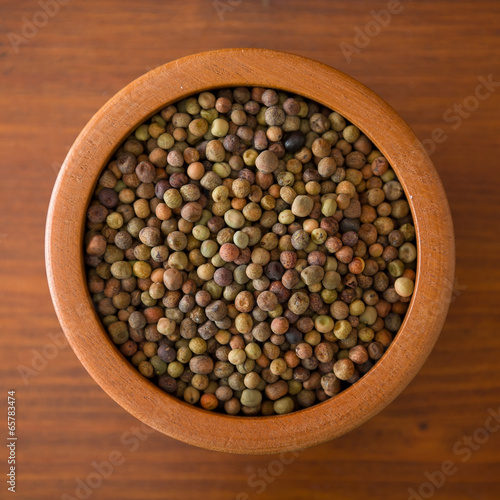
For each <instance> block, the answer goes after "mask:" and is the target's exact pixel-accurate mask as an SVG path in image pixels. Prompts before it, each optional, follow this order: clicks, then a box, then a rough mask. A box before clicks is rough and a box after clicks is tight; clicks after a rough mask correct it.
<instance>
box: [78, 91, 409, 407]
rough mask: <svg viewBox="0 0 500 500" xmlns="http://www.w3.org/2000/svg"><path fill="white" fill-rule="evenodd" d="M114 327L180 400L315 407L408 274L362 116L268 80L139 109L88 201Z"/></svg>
mask: <svg viewBox="0 0 500 500" xmlns="http://www.w3.org/2000/svg"><path fill="white" fill-rule="evenodd" d="M84 249H85V254H86V257H85V262H86V269H87V279H88V286H89V290H90V293H91V294H92V299H93V301H94V303H95V306H96V309H97V311H98V313H99V316H100V317H101V320H102V323H103V325H104V327H105V328H106V330H107V331H108V334H109V336H110V338H111V340H112V341H113V342H114V343H115V344H116V345H117V346H118V347H119V349H120V351H121V353H122V354H123V355H124V356H126V357H127V358H129V359H130V361H131V363H132V364H133V365H134V366H135V367H136V368H137V369H138V370H139V372H140V373H141V374H142V375H143V376H144V377H147V378H148V379H150V380H152V381H153V382H155V383H156V384H157V385H158V386H159V387H160V388H161V389H162V390H164V391H165V392H166V393H168V394H172V395H174V396H176V397H178V398H180V399H182V400H184V401H185V402H187V403H188V404H193V405H199V406H201V407H202V408H204V409H206V410H210V411H214V410H215V411H221V412H226V413H228V414H230V415H259V414H261V415H272V414H284V413H290V412H292V411H294V410H299V409H301V408H307V407H309V406H311V405H313V404H315V403H317V402H321V401H324V400H325V399H327V398H330V397H333V396H335V395H336V394H338V393H339V392H340V391H341V390H343V389H345V388H346V387H348V386H349V385H351V384H353V383H355V382H356V381H357V380H358V379H359V378H360V377H361V376H362V375H363V374H364V373H366V372H367V371H368V370H369V369H370V368H371V367H372V366H373V364H374V363H375V362H376V361H377V360H378V359H379V358H380V357H381V356H382V355H383V353H384V352H385V350H386V349H387V347H388V346H389V345H390V343H391V342H392V339H393V338H394V336H395V335H396V334H397V331H398V330H399V328H400V326H401V323H402V320H403V318H404V315H405V313H406V311H407V309H408V304H409V302H410V300H411V297H412V294H413V291H414V286H415V277H416V274H415V270H416V262H417V247H416V243H415V228H414V225H413V220H412V217H411V213H410V207H409V204H408V201H407V200H406V198H405V195H404V191H403V187H402V185H401V183H400V182H399V181H398V179H397V177H396V174H395V172H394V171H393V170H392V169H391V166H390V164H389V162H388V161H387V159H386V158H384V156H383V155H382V154H381V153H380V151H378V150H377V148H376V147H375V146H374V145H373V144H372V143H371V142H370V141H369V139H368V138H367V137H366V136H365V135H364V134H363V132H362V131H361V130H359V129H358V127H357V126H356V125H355V124H351V123H349V122H348V121H347V120H345V119H344V118H343V117H342V116H341V115H340V114H338V113H337V112H334V111H332V110H329V109H327V108H325V107H323V106H321V105H319V104H317V103H315V102H312V101H309V100H307V99H304V98H302V97H300V96H293V95H288V94H285V93H283V92H281V91H277V90H274V89H263V88H243V87H240V88H235V89H221V90H217V91H213V92H202V93H201V94H199V95H197V96H194V97H190V98H188V99H185V100H183V101H180V102H178V103H176V104H172V105H169V106H167V107H166V108H165V109H163V110H162V111H161V112H160V113H158V114H157V115H155V116H153V117H152V118H151V119H150V120H148V121H147V122H145V123H143V124H142V125H140V126H139V127H138V128H137V129H136V130H135V131H134V133H133V134H131V135H130V136H129V137H128V138H127V139H126V140H125V142H124V143H123V144H121V146H120V147H119V149H118V150H117V152H116V154H115V156H114V158H112V160H111V161H110V162H109V163H108V165H107V166H106V167H105V169H104V171H103V173H102V175H101V177H100V179H99V183H98V186H97V188H96V190H95V193H94V197H93V199H92V201H91V203H90V206H89V208H88V210H87V228H86V234H85V242H84Z"/></svg>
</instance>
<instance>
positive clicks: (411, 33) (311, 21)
mask: <svg viewBox="0 0 500 500" xmlns="http://www.w3.org/2000/svg"><path fill="white" fill-rule="evenodd" d="M59 2H60V3H59ZM389 5H391V3H390V2H388V0H384V1H379V0H377V1H374V0H365V1H352V0H351V1H349V0H334V1H327V0H325V1H319V0H314V1H312V0H309V1H303V0H302V1H300V0H293V1H292V0H220V1H218V2H217V3H214V2H212V1H211V0H204V1H203V0H196V1H186V0H184V1H180V0H179V1H178V0H175V1H165V2H159V1H152V0H141V1H135V2H132V1H128V0H127V1H123V0H122V1H118V0H100V1H97V0H87V1H84V0H69V1H68V0H65V1H64V2H62V0H40V2H37V1H35V0H16V1H15V2H9V1H7V0H2V1H1V2H0V68H1V76H0V152H1V160H0V165H1V167H0V168H1V178H0V179H1V180H0V203H1V211H0V288H1V296H0V318H1V320H0V321H1V343H0V353H1V354H0V356H1V363H0V381H1V382H0V385H1V388H2V394H1V395H0V398H1V399H2V404H1V408H2V415H3V416H2V418H0V422H4V423H3V424H2V428H1V431H0V436H5V435H6V422H5V420H6V418H5V416H6V406H7V405H6V396H7V394H6V391H7V390H8V389H13V390H16V391H17V392H16V397H17V412H18V420H17V426H18V429H17V433H18V438H19V439H18V449H17V452H18V455H17V458H18V464H17V465H18V477H17V480H18V483H17V497H14V498H21V499H30V500H32V499H36V500H39V499H50V500H59V499H65V500H69V499H75V498H79V499H83V498H91V499H92V500H94V499H95V500H101V499H118V498H120V499H126V500H136V499H137V500H144V499H146V498H147V499H162V500H164V499H191V498H201V497H203V498H205V499H206V500H209V499H214V500H215V499H217V500H219V499H239V500H248V499H270V498H273V499H276V498H280V499H281V498H283V499H285V498H286V499H303V498H318V499H331V498H335V499H343V500H345V499H348V500H350V499H355V500H358V499H365V498H370V499H373V500H376V499H407V498H410V492H409V488H413V489H414V490H415V491H416V492H418V491H419V489H420V493H419V494H420V495H421V498H429V496H433V498H436V499H450V500H451V499H453V500H462V499H498V498H500V474H499V472H500V432H491V433H489V434H486V433H485V432H484V431H483V430H482V429H484V425H485V423H486V422H487V419H488V415H489V413H488V412H489V411H490V412H497V414H498V412H499V407H500V363H499V356H500V330H499V328H500V327H499V325H500V306H499V300H500V293H499V292H500V266H499V264H498V263H499V260H498V256H499V254H500V237H499V230H500V224H499V220H500V208H499V201H500V200H499V198H500V197H499V195H500V187H499V184H500V168H499V165H498V162H499V157H500V146H499V124H500V86H499V85H500V84H498V83H496V84H493V87H491V89H490V91H489V94H490V95H489V97H487V98H485V99H484V100H482V101H476V100H475V99H474V97H471V96H474V94H475V91H476V87H477V86H478V85H479V83H480V82H479V80H478V78H480V77H484V78H486V79H487V78H491V79H492V80H493V81H494V82H500V58H499V56H500V51H499V35H500V2H498V1H495V0H490V1H486V0H483V1H469V2H466V1H453V0H449V1H446V0H440V1H436V0H432V1H431V0H427V1H424V0H418V1H409V0H408V1H404V0H402V2H401V6H402V7H400V10H401V12H400V13H398V14H394V15H392V19H391V20H390V22H389V23H388V25H387V26H385V27H383V28H380V27H379V29H377V26H376V25H375V24H374V22H373V21H374V16H373V13H372V11H377V12H378V11H381V10H387V8H388V6H389ZM42 6H46V8H47V9H50V8H52V9H53V11H55V10H58V12H57V13H53V14H51V15H50V16H45V17H44V15H43V10H42ZM216 7H217V8H219V10H220V11H222V10H224V13H223V14H222V20H221V19H220V18H219V15H218V12H217V8H216ZM41 13H42V14H41ZM33 22H35V23H37V24H38V26H36V25H33V24H32V23H33ZM370 23H371V24H370ZM30 24H31V26H29V25H30ZM356 29H359V30H360V31H365V30H366V29H367V30H368V33H369V37H368V38H367V39H365V40H364V41H363V40H360V39H358V40H355V39H354V37H355V34H356ZM23 30H24V31H23ZM377 32H378V33H377ZM13 34H14V35H13ZM15 35H17V36H15ZM342 42H344V43H345V44H349V45H351V47H350V50H351V51H352V50H353V47H354V49H356V50H355V51H354V52H353V53H352V54H351V57H350V59H351V60H350V62H349V61H348V60H347V58H346V57H345V54H344V53H343V51H342V47H341V45H340V44H341V43H342ZM356 43H357V46H356V45H355V44H356ZM361 45H365V46H364V47H361ZM252 46H253V47H267V48H272V49H279V50H287V51H292V52H296V53H298V54H302V55H305V56H309V57H312V58H315V59H318V60H320V61H322V62H325V63H327V64H329V65H332V66H334V67H336V68H338V69H340V70H343V71H345V72H346V73H349V74H350V75H352V76H353V77H355V78H357V79H359V80H360V81H361V82H363V83H365V84H366V85H368V86H369V87H371V88H372V89H373V90H375V91H376V92H377V93H379V94H380V95H381V96H382V97H383V98H384V99H386V100H387V101H388V102H389V103H390V104H391V105H392V106H393V107H394V108H395V109H396V110H398V111H399V113H400V114H401V115H402V116H403V117H404V118H405V119H406V120H407V121H408V123H409V124H410V125H411V126H412V127H413V129H414V130H415V132H416V133H417V135H418V136H419V137H420V138H421V139H422V140H426V145H427V146H428V147H429V148H430V149H433V151H432V159H433V160H434V162H435V164H436V167H437V169H438V171H439V173H440V175H441V178H442V180H443V183H444V185H445V188H446V191H447V193H448V198H449V202H450V205H451V209H452V213H453V217H454V223H455V233H456V244H457V278H456V287H455V292H454V300H453V302H452V304H451V309H450V313H449V316H448V319H447V321H446V325H445V327H444V330H443V332H442V334H441V337H440V339H439V341H438V343H437V345H436V347H435V349H434V351H433V353H432V355H431V356H430V358H429V360H428V361H427V363H426V364H425V366H424V368H423V369H422V371H421V372H420V374H419V375H418V376H417V378H416V379H415V380H414V381H413V383H412V384H411V385H410V386H409V387H408V388H407V390H406V391H404V393H403V394H402V395H401V396H399V398H398V399H397V400H396V401H395V402H394V403H393V404H391V405H390V406H389V407H388V408H387V409H385V410H384V411H383V412H382V413H381V414H379V415H378V416H377V417H375V418H373V419H372V420H371V421H370V422H368V423H367V424H365V425H364V426H362V427H361V428H359V429H357V430H355V431H354V432H352V433H350V434H349V435H346V436H344V437H342V438H340V439H337V440H335V441H332V442H329V443H326V444H324V445H322V446H317V447H315V448H312V449H308V450H306V451H303V452H300V453H299V454H298V455H297V456H296V457H291V456H290V455H286V456H285V457H281V458H282V461H281V462H280V457H275V456H260V457H252V456H229V455H225V454H221V453H214V452H208V451H204V450H200V449H196V448H192V447H190V446H187V445H184V444H182V443H179V442H176V441H174V440H172V439H169V438H167V437H165V436H163V435H160V434H158V433H156V432H154V433H147V432H146V433H144V432H142V431H140V428H139V431H140V432H142V433H140V434H139V437H135V438H134V437H131V433H132V432H135V431H134V429H135V428H136V427H138V426H139V423H138V421H136V420H135V419H134V418H133V417H132V416H130V415H129V414H127V413H126V412H125V411H124V410H122V409H121V408H120V407H119V406H118V405H116V404H115V403H114V402H113V401H112V400H111V399H110V398H108V396H106V394H104V392H103V391H102V390H101V389H100V388H99V387H98V386H97V385H96V384H95V383H94V381H93V380H92V379H91V378H90V376H89V375H88V374H87V373H86V371H85V370H84V369H83V368H82V366H81V365H80V363H79V362H78V360H77V358H76V357H75V355H74V354H73V353H72V351H71V349H70V348H69V347H67V346H65V344H64V343H62V344H60V345H62V347H60V348H58V347H54V342H58V341H60V339H61V337H62V334H61V330H60V327H59V324H58V321H57V318H56V316H55V313H54V310H53V307H52V304H51V301H50V297H49V292H48V288H47V282H46V277H45V270H44V255H43V251H44V240H43V238H44V224H45V217H46V210H47V206H48V202H49V196H50V192H51V189H52V185H53V183H54V180H55V178H56V174H57V170H58V168H59V165H60V164H61V162H62V160H63V158H64V156H65V154H66V151H67V149H68V148H69V146H70V145H71V143H72V142H73V140H74V139H75V137H76V136H77V134H78V132H79V131H80V129H81V128H82V127H83V126H84V125H85V123H86V122H87V121H88V120H89V118H90V117H91V116H92V114H93V113H94V112H95V111H97V109H99V107H100V106H101V105H102V104H103V103H104V102H105V101H106V100H107V99H108V98H109V97H111V96H112V95H113V94H114V93H115V92H117V91H118V90H119V89H120V88H121V87H123V86H124V85H125V84H127V83H129V82H130V81H131V80H133V79H135V78H136V77H138V76H139V75H141V74H142V73H144V72H146V71H148V70H150V69H152V68H154V67H155V66H157V65H160V64H162V63H164V62H167V61H171V60H173V59H176V58H178V57H181V56H184V55H187V54H191V53H195V52H200V51H204V50H209V49H216V48H223V47H252ZM345 47H346V46H344V48H345ZM344 52H345V51H344ZM490 75H491V76H490ZM284 78H286V75H284ZM463 104H465V106H466V107H468V109H469V111H466V110H465V111H461V109H462V108H461V106H462V105H463ZM456 106H458V107H456ZM449 110H451V111H449ZM367 112H369V110H367ZM459 113H461V114H462V116H460V114H459ZM436 129H442V132H439V131H438V132H435V130H436ZM433 133H434V134H435V135H434V137H437V138H438V139H439V143H436V142H435V141H433V140H432V137H433V135H432V134H433ZM443 134H444V135H445V136H446V138H445V139H444V140H443ZM422 314H425V311H422ZM125 390H126V389H125ZM499 418H500V417H499ZM467 436H472V438H471V439H472V440H471V441H469V442H468V441H467ZM2 439H3V438H2ZM478 441H480V443H479V442H478ZM4 442H5V441H4ZM110 455H111V458H113V459H114V460H115V462H116V461H118V462H119V463H117V464H115V465H114V466H113V471H112V472H111V471H110V470H108V469H109V467H108V468H107V467H105V466H103V467H104V469H101V474H100V475H98V474H97V473H96V469H95V465H96V464H102V462H104V461H109V460H110ZM6 459H7V449H6V448H5V447H4V446H2V451H1V452H0V464H1V465H0V470H1V475H2V477H3V478H5V474H6V472H7V465H6ZM292 459H293V460H292ZM283 461H287V462H292V463H287V464H286V465H282V462H283ZM444 461H451V462H453V464H454V467H451V465H450V464H448V465H449V466H450V467H451V468H452V470H453V473H452V474H450V475H449V476H446V478H445V480H444V481H443V480H442V479H443V477H444V476H442V475H441V474H440V473H436V471H439V470H440V469H441V466H442V463H443V462H444ZM259 470H261V472H259ZM426 473H427V474H433V476H434V481H435V483H436V484H437V485H438V486H432V485H431V484H430V483H429V484H427V485H426V484H423V483H425V482H428V481H429V479H428V478H427V477H426ZM259 474H263V476H262V477H261V478H260V482H257V481H258V480H257V479H256V478H257V476H258V475H259ZM103 476H107V477H103ZM264 476H265V477H264ZM266 478H267V479H266ZM79 481H83V482H85V483H89V484H90V485H91V489H86V488H85V487H80V490H78V488H79V486H78V485H79ZM443 482H444V484H442V485H441V483H443ZM80 484H81V483H80ZM0 488H1V489H0V497H1V498H10V497H8V492H7V490H6V483H4V480H2V485H1V486H0ZM414 498H418V497H414Z"/></svg>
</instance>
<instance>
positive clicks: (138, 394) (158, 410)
mask: <svg viewBox="0 0 500 500" xmlns="http://www.w3.org/2000/svg"><path fill="white" fill-rule="evenodd" d="M237 86H261V87H272V88H277V89H282V90H284V91H287V92H291V93H297V94H300V95H302V96H305V97H307V98H310V99H313V100H315V101H317V102H319V103H321V104H323V105H325V106H328V107H329V108H331V109H334V110H336V111H338V112H339V113H341V114H342V115H343V116H345V117H346V118H347V119H348V120H349V121H351V122H352V123H354V124H355V125H356V126H357V127H359V128H360V129H361V130H362V131H363V132H364V133H365V134H366V135H367V136H368V137H369V138H370V139H371V140H372V141H373V142H374V143H375V145H376V146H377V147H378V149H379V150H380V151H381V152H382V153H383V154H384V155H385V156H386V158H387V159H388V160H389V162H390V164H391V165H392V167H393V168H394V170H395V172H396V173H397V176H398V179H399V180H400V182H401V183H402V185H403V187H404V189H405V192H406V195H407V198H408V202H409V204H410V207H411V212H412V214H413V218H414V221H415V226H416V241H417V248H418V264H417V280H416V288H415V292H414V295H413V298H412V301H411V304H410V307H409V309H408V312H407V314H406V317H405V319H404V322H403V324H402V326H401V329H400V331H399V333H398V334H397V336H396V337H395V339H394V341H393V342H392V344H391V346H390V347H389V349H388V350H387V352H386V354H384V356H383V357H382V358H381V359H380V360H379V361H378V362H377V363H376V364H375V366H374V367H373V368H372V369H371V370H370V371H369V372H368V373H367V374H366V375H364V376H363V377H362V378H361V379H360V380H359V381H358V382H356V383H355V384H354V385H352V386H351V387H349V388H348V389H347V390H344V391H343V392H341V393H340V394H338V395H337V396H335V397H333V398H331V399H329V400H327V401H325V402H323V403H320V404H317V405H315V406H313V407H310V408H307V409H303V410H300V411H297V412H294V413H291V414H287V415H282V416H271V417H234V416H228V415H222V414H218V413H212V412H209V411H206V410H203V409H200V408H197V407H193V406H191V405H188V404H187V403H184V402H183V401H180V400H179V399H177V398H175V397H173V396H170V395H168V394H166V393H164V392H163V391H161V390H160V389H159V388H158V387H156V386H155V385H154V384H153V383H151V382H150V381H148V380H146V379H145V378H144V377H142V376H141V375H140V374H139V373H138V371H137V370H136V369H135V368H134V367H133V366H132V365H131V364H130V363H129V362H128V361H127V360H126V359H125V358H124V357H123V356H122V355H121V353H120V352H119V351H118V349H117V348H116V347H115V346H114V345H113V343H112V342H111V341H110V339H109V338H108V335H107V333H106V332H105V330H104V328H103V327H102V325H101V322H100V320H99V318H98V316H97V314H96V312H95V310H94V306H93V304H92V302H91V298H90V295H89V292H88V290H87V285H86V279H85V269H84V263H83V243H82V242H83V237H84V225H85V216H86V210H87V206H88V203H89V200H90V199H91V196H92V193H93V191H94V188H95V186H96V183H97V180H98V177H99V174H100V173H101V171H102V169H103V167H104V166H105V165H106V164H107V162H108V160H109V159H110V158H111V156H112V155H113V153H114V151H115V150H116V149H117V147H118V145H120V144H121V143H122V141H123V140H124V139H125V138H126V137H127V136H128V135H129V134H130V133H131V132H132V131H133V130H134V129H135V128H136V127H137V126H138V125H139V124H140V123H142V122H143V121H144V120H146V119H147V118H149V117H150V116H152V115H153V114H155V113H156V112H157V111H159V110H160V109H161V108H163V107H165V106H166V105H168V104H170V103H172V102H175V101H178V100H180V99H183V98H185V97H187V96H190V95H192V94H195V93H198V92H201V91H204V90H209V89H216V88H220V87H237ZM454 264H455V256H454V240H453V226H452V220H451V215H450V211H449V207H448V203H447V200H446V195H445V192H444V190H443V187H442V185H441V182H440V180H439V177H438V174H437V172H436V170H435V169H434V166H433V165H432V162H431V160H430V159H429V157H428V156H427V154H426V153H425V150H424V148H423V147H422V145H421V144H420V142H419V141H418V140H417V138H416V137H415V135H414V134H413V132H412V131H411V130H410V128H409V127H408V125H407V124H406V123H405V122H404V121H403V120H402V119H401V118H400V117H399V116H398V114H397V113H396V112H395V111H394V110H393V109H392V108H391V107H390V106H389V105H388V104H387V103H385V102H384V101H383V100H382V99H381V98H380V97H378V96H377V95H376V94H374V93H373V92H372V91H370V90H369V89H367V88H366V87H364V86H363V85H361V84H360V83H358V82H357V81H356V80H353V79H352V78H350V77H349V76H346V75H345V74H343V73H341V72H340V71H337V70H335V69H333V68H330V67H328V66H326V65H324V64H321V63H319V62H316V61H313V60H310V59H306V58H304V57H299V56H297V55H293V54H288V53H284V52H275V51H271V50H262V49H228V50H218V51H213V52H205V53H202V54H196V55H192V56H189V57H185V58H183V59H179V60H177V61H173V62H171V63H168V64H166V65H164V66H161V67H159V68H157V69H155V70H153V71H150V72H149V73H147V74H145V75H144V76H142V77H140V78H138V79H137V80H135V81H134V82H132V83H131V84H130V85H128V86H127V87H125V88H124V89H123V90H121V91H120V92H118V94H116V95H115V96H114V97H113V98H112V99H111V100H110V101H108V102H107V103H106V104H105V105H104V106H103V107H102V108H101V109H100V110H99V111H98V112H97V114H96V115H95V116H94V117H93V118H92V119H91V120H90V122H89V123H88V124H87V126H86V127H85V128H84V129H83V131H82V132H81V134H80V135H79V136H78V138H77V139H76V141H75V143H74V145H73V147H72V148H71V150H70V152H69V153H68V156H67V157H66V160H65V162H64V165H63V167H62V169H61V172H60V173H59V176H58V178H57V181H56V184H55V187H54V191H53V193H52V199H51V203H50V208H49V213H48V219H47V230H46V265H47V275H48V280H49V286H50V292H51V295H52V300H53V302H54V305H55V309H56V312H57V315H58V318H59V320H60V322H61V325H62V328H63V329H64V332H65V333H66V336H67V338H68V340H69V343H70V344H71V346H72V348H73V350H74V351H75V353H76V355H77V356H78V358H79V359H80V361H81V362H82V363H83V365H84V366H85V368H86V369H87V370H88V372H89V373H90V374H91V375H92V377H93V378H94V379H95V380H96V381H97V383H98V384H99V385H100V386H101V387H102V388H103V389H104V390H105V391H106V392H107V393H108V394H109V395H110V396H111V397H112V398H113V399H114V400H115V401H116V402H117V403H119V404H120V405H121V406H123V408H125V409H126V410H127V411H129V412H130V413H131V414H132V415H134V416H135V417H137V418H138V419H139V420H141V421H142V422H144V423H146V424H147V425H149V426H151V427H153V428H154V429H156V430H158V431H160V432H162V433H164V434H166V435H168V436H171V437H174V438H176V439H179V440H181V441H184V442H186V443H189V444H192V445H196V446H200V447H203V448H207V449H211V450H218V451H226V452H232V453H250V454H263V453H277V452H285V451H290V450H297V449H301V448H306V447H309V446H313V445H316V444H318V443H322V442H324V441H327V440H329V439H332V438H335V437H338V436H340V435H342V434H345V433H346V432H349V431H350V430H352V429H354V428H355V427H357V426H359V425H360V424H362V423H363V422H366V421H367V420H368V419H369V418H370V417H373V416H374V415H375V414H376V413H378V412H379V411H380V410H382V409H383V408H384V407H385V406H386V405H388V404H389V403H390V402H391V401H392V400H393V399H394V398H395V397H396V396H397V395H398V394H399V393H400V392H401V391H402V390H403V389H404V388H405V387H406V385H407V384H408V383H409V382H410V381H411V380H412V379H413V377H414V376H415V375H416V373H417V371H418V370H419V369H420V367H421V366H422V364H423V363H424V361H425V359H426V358H427V356H428V355H429V353H430V351H431V349H432V347H433V346H434V343H435V342H436V340H437V338H438V336H439V333H440V331H441V328H442V326H443V322H444V320H445V317H446V313H447V311H448V306H449V303H450V298H451V294H452V289H453V277H454Z"/></svg>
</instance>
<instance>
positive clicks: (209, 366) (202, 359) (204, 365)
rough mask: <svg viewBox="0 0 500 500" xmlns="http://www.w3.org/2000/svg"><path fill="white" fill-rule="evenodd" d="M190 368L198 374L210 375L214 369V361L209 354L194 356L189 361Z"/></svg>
mask: <svg viewBox="0 0 500 500" xmlns="http://www.w3.org/2000/svg"><path fill="white" fill-rule="evenodd" d="M189 369H190V370H191V371H192V372H193V373H196V374H198V375H208V374H209V373H211V372H212V371H213V369H214V362H213V360H212V358H211V357H209V356H194V357H193V358H191V360H190V361H189Z"/></svg>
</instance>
